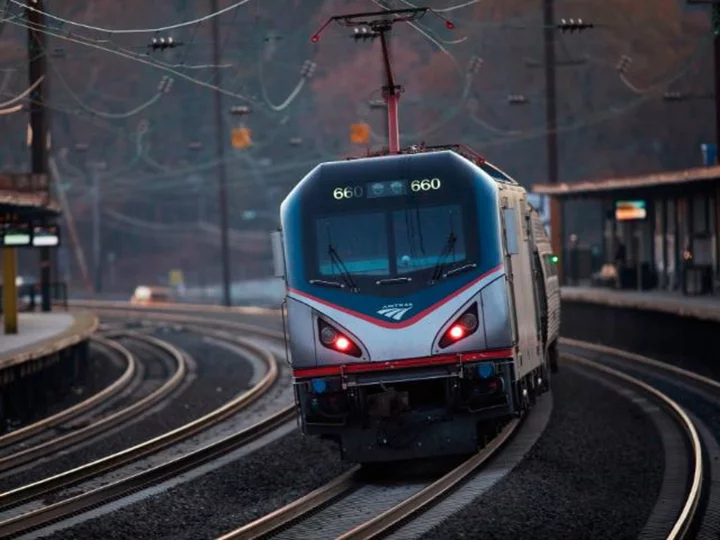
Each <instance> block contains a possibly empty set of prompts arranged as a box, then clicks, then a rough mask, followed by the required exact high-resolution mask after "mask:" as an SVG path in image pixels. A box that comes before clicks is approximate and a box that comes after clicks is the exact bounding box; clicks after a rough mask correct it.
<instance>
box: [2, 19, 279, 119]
mask: <svg viewBox="0 0 720 540" xmlns="http://www.w3.org/2000/svg"><path fill="white" fill-rule="evenodd" d="M5 20H6V21H7V22H8V23H10V24H13V25H15V26H20V27H22V28H26V29H32V30H35V31H37V32H42V33H44V34H47V35H48V36H52V37H55V38H58V39H62V40H65V41H69V42H72V43H77V44H79V45H84V46H86V47H91V48H94V49H98V50H101V51H105V52H108V53H110V54H114V55H116V56H121V57H123V58H127V59H129V60H134V61H136V62H139V63H141V64H145V65H148V66H151V67H154V68H157V69H160V70H162V71H167V72H168V73H172V74H174V75H176V76H177V77H179V78H181V79H185V80H187V81H190V82H192V83H194V84H197V85H198V86H202V87H205V88H209V89H211V90H215V91H216V92H220V93H221V94H223V95H226V96H229V97H233V98H236V99H239V100H242V101H246V102H248V103H253V104H256V105H260V104H258V103H257V102H256V100H254V99H252V98H250V97H248V96H245V95H242V94H239V93H237V92H232V91H230V90H226V89H224V88H220V87H218V86H216V85H213V84H210V83H207V82H205V81H202V80H200V79H197V78H195V77H192V76H190V75H188V74H187V73H183V72H181V71H178V70H177V69H174V68H169V67H166V66H163V65H161V64H158V63H157V62H154V61H152V60H149V59H147V58H145V57H143V56H141V55H138V54H134V53H128V52H124V51H121V50H115V49H110V48H108V47H103V46H102V45H98V44H97V43H93V42H90V41H85V40H82V39H76V38H74V37H70V36H66V35H63V34H60V33H58V32H53V31H50V30H48V29H47V27H40V26H38V25H29V24H25V23H22V22H17V21H12V20H9V19H5ZM73 35H75V34H73ZM258 110H259V111H262V112H264V113H265V114H269V112H270V111H268V110H266V109H265V108H263V107H258Z"/></svg>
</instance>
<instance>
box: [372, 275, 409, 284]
mask: <svg viewBox="0 0 720 540" xmlns="http://www.w3.org/2000/svg"><path fill="white" fill-rule="evenodd" d="M411 281H412V278H411V277H407V276H400V277H394V278H387V279H378V280H377V281H376V282H375V285H392V284H394V283H410V282H411Z"/></svg>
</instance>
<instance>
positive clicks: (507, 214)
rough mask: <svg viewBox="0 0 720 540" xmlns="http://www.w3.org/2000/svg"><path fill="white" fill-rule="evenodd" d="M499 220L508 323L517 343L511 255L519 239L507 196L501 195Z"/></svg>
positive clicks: (513, 253) (514, 216)
mask: <svg viewBox="0 0 720 540" xmlns="http://www.w3.org/2000/svg"><path fill="white" fill-rule="evenodd" d="M500 210H501V211H500V221H501V223H502V230H503V235H502V236H503V247H504V248H505V250H504V251H505V279H506V283H507V289H508V301H509V302H508V303H509V306H508V307H509V310H510V324H511V326H512V339H513V342H514V343H515V344H516V345H517V344H518V320H517V301H516V298H515V276H514V272H513V261H512V256H513V255H516V254H517V253H518V252H519V245H518V244H519V239H518V230H517V218H516V215H515V212H516V211H517V210H516V209H515V208H511V207H510V205H509V204H508V199H507V197H503V198H502V200H501V207H500Z"/></svg>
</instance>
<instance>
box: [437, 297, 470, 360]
mask: <svg viewBox="0 0 720 540" xmlns="http://www.w3.org/2000/svg"><path fill="white" fill-rule="evenodd" d="M478 326H479V324H478V309H477V303H473V304H472V305H471V306H470V307H469V308H467V309H466V310H465V312H464V313H463V314H462V315H460V316H459V317H458V318H457V319H455V321H454V322H453V323H452V324H451V325H450V327H449V328H448V329H447V330H446V331H445V334H444V335H443V337H442V338H441V339H440V343H439V344H438V345H439V346H440V348H441V349H444V348H446V347H449V346H450V345H452V344H453V343H457V342H458V341H460V340H461V339H465V338H466V337H468V336H470V335H472V334H474V333H475V332H476V331H477V329H478Z"/></svg>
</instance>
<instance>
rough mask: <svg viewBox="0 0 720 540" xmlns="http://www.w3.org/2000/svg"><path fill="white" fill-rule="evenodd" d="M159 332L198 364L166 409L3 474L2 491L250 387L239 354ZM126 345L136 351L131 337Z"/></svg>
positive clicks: (142, 436)
mask: <svg viewBox="0 0 720 540" xmlns="http://www.w3.org/2000/svg"><path fill="white" fill-rule="evenodd" d="M154 335H155V336H156V337H158V338H159V339H163V340H166V341H167V342H169V343H171V344H173V345H176V346H178V347H180V348H181V349H183V350H184V351H186V352H187V353H188V354H190V355H191V356H192V357H193V358H194V360H195V363H196V365H197V374H196V377H195V379H194V380H193V381H192V382H191V383H190V384H189V385H188V386H187V387H185V388H184V389H183V390H182V392H181V393H179V394H177V393H174V394H172V395H171V396H170V397H169V398H168V399H169V401H167V402H166V403H165V405H164V406H163V407H162V408H161V409H159V410H157V411H154V412H150V413H149V414H148V415H147V416H146V417H144V418H141V419H140V420H138V421H137V422H135V423H132V424H128V425H127V426H121V427H119V428H115V429H114V430H113V431H111V432H108V433H107V434H106V435H104V436H103V435H101V436H100V438H99V439H98V440H96V441H93V442H91V443H89V444H87V445H82V446H81V447H79V448H78V449H77V450H74V451H71V452H70V453H68V454H67V455H62V456H59V457H56V458H49V459H48V460H47V461H45V462H41V463H37V464H36V465H35V466H34V467H32V468H31V469H29V470H23V471H18V473H17V474H15V475H12V476H7V477H4V478H2V479H0V491H6V490H8V489H12V488H14V487H19V486H21V485H24V484H28V483H30V482H33V481H37V480H41V479H43V478H46V477H48V476H51V475H53V474H58V473H61V472H63V471H66V470H69V469H71V468H74V467H78V466H80V465H83V464H84V463H87V462H89V461H92V460H95V459H99V458H101V457H104V456H107V455H109V454H112V453H115V452H118V451H120V450H123V449H125V448H129V447H131V446H133V445H135V444H139V443H141V442H143V441H146V440H148V439H151V438H153V437H156V436H158V435H160V434H162V433H165V432H167V431H170V430H172V429H175V428H177V427H180V426H181V425H183V424H186V423H188V422H191V421H192V420H195V419H196V418H198V417H200V416H202V415H204V414H207V413H208V412H210V411H212V410H213V409H216V408H218V407H220V406H222V405H223V404H225V403H227V402H228V401H229V400H230V399H232V397H234V396H236V395H237V394H239V393H240V392H242V391H243V390H244V389H246V388H247V387H248V383H249V381H250V379H251V377H252V373H253V372H252V368H251V365H250V363H249V362H248V361H247V360H244V359H243V358H240V357H239V356H238V355H237V354H234V353H233V352H231V351H228V350H227V349H225V348H222V347H218V346H214V345H211V344H209V343H206V342H204V341H202V338H201V337H200V336H199V335H197V334H192V333H179V332H163V331H158V332H156V333H155V334H154ZM127 346H128V348H129V349H130V350H131V351H132V352H135V350H134V349H133V348H132V345H131V344H130V343H128V344H127ZM137 354H138V355H141V354H145V353H144V349H142V350H141V349H140V348H138V350H137ZM176 392H177V391H176Z"/></svg>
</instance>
